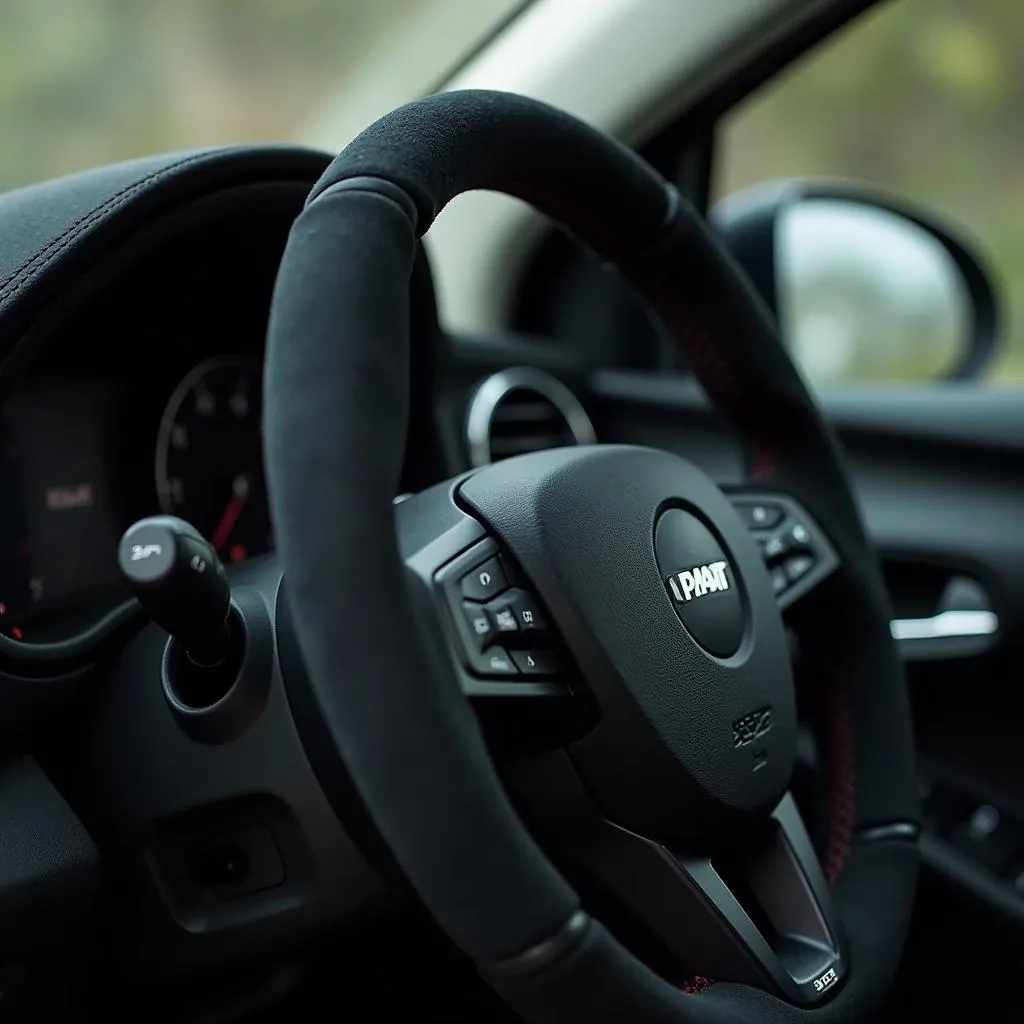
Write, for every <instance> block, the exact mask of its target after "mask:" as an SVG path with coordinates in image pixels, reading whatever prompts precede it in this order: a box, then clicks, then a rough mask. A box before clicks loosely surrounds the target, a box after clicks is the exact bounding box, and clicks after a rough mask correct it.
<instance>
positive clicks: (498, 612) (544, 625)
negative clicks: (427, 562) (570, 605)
mask: <svg viewBox="0 0 1024 1024" xmlns="http://www.w3.org/2000/svg"><path fill="white" fill-rule="evenodd" d="M434 580H435V584H436V585H437V586H438V593H439V596H441V598H442V599H443V602H444V603H445V604H446V605H447V607H448V612H449V621H450V623H451V625H452V626H453V629H452V639H453V640H454V641H455V645H454V646H455V653H456V655H457V656H458V659H459V660H460V661H461V662H462V664H463V666H464V667H465V668H466V669H467V670H468V671H469V673H470V675H471V676H474V677H476V678H478V679H482V680H491V681H495V682H497V681H499V680H504V681H506V682H517V683H518V682H522V681H524V677H530V681H531V682H532V681H534V680H538V679H555V678H557V677H559V676H560V675H561V673H562V665H563V662H562V659H561V658H560V657H558V656H556V653H555V652H554V651H552V650H550V648H551V646H552V644H553V643H555V642H556V641H557V637H555V636H554V635H553V633H552V631H551V630H550V628H549V626H548V620H547V617H546V615H545V613H544V611H543V609H542V608H541V606H540V602H539V601H538V600H537V598H536V597H535V596H534V595H533V594H532V593H531V591H530V589H529V583H528V581H527V579H526V577H525V575H524V574H523V572H522V570H521V569H520V568H519V567H518V566H517V565H516V564H515V563H514V562H513V561H512V559H511V558H510V557H509V555H508V553H507V552H499V550H498V545H497V544H496V543H495V542H494V541H493V540H490V539H488V540H484V541H481V542H480V543H478V544H476V545H475V546H474V547H473V548H471V549H470V550H469V551H466V552H464V553H463V554H461V555H459V556H458V557H457V558H455V559H454V560H452V561H451V562H449V563H448V564H447V565H445V566H444V567H443V568H442V569H441V570H439V571H438V572H437V573H436V575H435V577H434ZM510 582H511V583H512V584H513V585H512V586H510V585H509V584H510Z"/></svg>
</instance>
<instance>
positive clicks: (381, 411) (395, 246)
mask: <svg viewBox="0 0 1024 1024" xmlns="http://www.w3.org/2000/svg"><path fill="white" fill-rule="evenodd" d="M415 252H416V238H415V234H414V233H413V231H412V227H411V225H410V223H409V220H408V218H407V217H406V215H405V214H404V213H403V212H402V211H401V210H400V208H399V207H398V206H397V205H395V204H394V203H393V202H392V201H391V200H389V199H385V198H382V197H379V196H376V195H372V194H369V193H362V192H340V193H337V194H336V195H332V196H326V197H324V198H323V199H322V200H321V201H319V202H317V203H314V204H312V205H311V206H309V207H308V208H307V209H306V210H305V211H304V212H303V213H302V215H301V216H300V217H299V219H298V220H297V221H296V223H295V226H294V228H293V230H292V234H291V238H290V240H289V242H288V246H287V250H286V252H285V257H284V261H283V263H282V267H281V273H280V277H279V279H278V282H277V286H276V289H275V294H274V303H273V308H272V312H271V319H270V328H269V330H270V339H271V344H270V347H269V349H268V353H267V364H266V371H265V372H266V394H267V399H268V400H267V403H266V407H265V434H266V460H267V470H268V473H269V475H270V479H271V481H272V486H271V489H270V495H271V505H272V512H273V517H274V523H275V528H276V537H277V543H278V548H279V551H280V556H281V558H282V560H283V563H284V565H285V566H286V567H287V579H288V599H289V602H290V604H291V608H292V611H293V613H294V617H295V620H296V622H297V624H299V627H300V628H299V629H298V636H299V642H300V646H301V648H302V653H303V657H304V659H305V662H306V665H307V667H308V670H309V674H310V680H311V685H312V686H313V687H314V688H315V690H316V693H317V696H318V699H319V702H320V707H321V710H322V712H323V714H324V716H325V719H326V722H327V725H328V728H329V729H330V730H331V732H332V733H333V735H334V739H335V741H336V743H337V744H338V747H339V749H340V750H341V751H342V752H343V756H344V760H345V763H346V765H347V767H348V769H349V772H350V774H351V776H352V780H353V782H354V784H355V786H356V788H357V789H358V790H359V792H360V794H361V796H362V797H363V799H364V800H365V801H366V803H367V805H368V807H369V808H370V812H371V814H372V816H373V819H374V821H375V823H376V825H377V827H378V828H379V830H380V832H381V834H382V835H383V837H384V839H385V840H386V841H387V842H388V844H389V845H390V847H391V849H392V850H393V851H394V853H395V856H396V858H397V860H398V862H399V863H400V864H401V866H402V869H403V870H404V871H405V872H406V874H407V875H408V877H409V879H410V880H411V881H412V883H413V885H414V886H415V887H416V889H417V890H418V892H419V894H420V895H421V896H422V897H423V899H424V901H425V902H426V903H427V905H428V906H429V907H430V908H431V910H432V911H433V912H434V914H435V915H436V917H437V918H438V920H439V921H440V923H441V925H442V926H443V927H444V928H445V929H446V930H447V931H448V933H449V934H450V935H451V936H452V938H453V939H454V940H455V941H456V942H457V943H458V944H459V945H460V946H461V947H462V948H463V949H466V950H468V951H471V952H472V953H473V954H474V955H475V956H477V957H482V958H484V959H488V960H489V959H500V958H502V957H507V956H511V955H513V954H515V953H517V952H518V951H519V950H521V949H523V948H524V947H526V946H529V945H532V944H534V943H536V942H539V941H541V940H542V939H544V938H545V937H547V936H548V935H550V934H551V933H552V932H555V931H557V930H558V929H559V928H561V927H562V925H563V924H564V923H565V921H566V920H567V919H568V918H569V916H570V915H571V914H572V912H573V911H574V910H575V909H576V907H577V900H576V896H575V894H574V893H573V892H572V890H571V889H570V888H569V886H568V885H567V884H566V883H565V882H564V881H563V880H562V879H561V877H560V876H559V875H558V874H557V873H556V871H555V869H554V868H553V867H552V866H551V865H550V864H549V863H548V861H547V860H546V858H545V857H544V856H543V855H542V853H541V852H540V850H539V849H538V848H537V847H536V846H535V844H534V842H533V840H532V838H531V837H530V836H529V834H528V833H527V832H526V830H525V829H524V828H523V827H522V825H521V824H520V823H519V821H518V818H517V817H516V816H515V813H514V812H513V811H512V809H511V807H510V805H509V803H508V799H507V797H506V795H505V792H504V789H503V788H502V786H501V784H500V782H499V781H498V778H497V776H496V774H495V771H494V768H493V766H492V764H491V762H490V759H489V757H488V755H487V751H486V749H485V747H484V743H483V740H482V738H481V736H480V733H479V729H478V726H477V722H476V718H475V717H474V715H473V712H472V711H471V710H470V707H469V704H468V703H467V702H466V700H465V699H464V698H463V696H462V693H461V691H460V690H459V688H458V686H457V684H456V683H455V681H454V678H453V677H452V676H451V674H450V673H445V672H444V671H442V670H441V669H440V667H439V666H438V665H437V664H436V661H434V660H432V658H431V651H430V648H429V646H428V645H427V644H425V643H424V642H423V641H422V640H421V639H420V638H418V637H417V636H416V635H415V633H414V632H412V626H413V624H414V623H415V622H416V621H417V619H416V617H415V616H413V615H412V614H411V613H410V612H409V610H408V596H407V593H406V591H405V589H404V588H405V583H404V576H403V569H402V566H401V563H400V561H399V558H398V552H397V548H396V543H395V536H394V527H393V514H392V499H393V497H394V496H395V494H396V493H398V487H399V478H400V473H401V468H402V456H403V451H404V447H405V435H406V422H407V409H408V405H409V369H408V367H409V353H408V337H409V315H408V314H409V299H408V295H409V279H410V273H411V270H412V265H413V259H414V257H415ZM302 623H305V624H306V625H307V627H308V628H301V624H302Z"/></svg>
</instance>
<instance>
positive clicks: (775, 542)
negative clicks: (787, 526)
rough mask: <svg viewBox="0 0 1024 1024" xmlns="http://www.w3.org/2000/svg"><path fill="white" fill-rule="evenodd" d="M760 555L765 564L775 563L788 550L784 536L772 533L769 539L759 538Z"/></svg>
mask: <svg viewBox="0 0 1024 1024" xmlns="http://www.w3.org/2000/svg"><path fill="white" fill-rule="evenodd" d="M757 542H758V544H760V546H761V554H762V555H763V556H764V560H765V561H766V562H776V561H778V560H779V559H780V558H782V556H783V555H784V554H786V552H787V551H788V550H789V544H788V543H787V540H786V536H785V534H782V533H773V534H772V535H771V536H770V537H759V538H758V541H757Z"/></svg>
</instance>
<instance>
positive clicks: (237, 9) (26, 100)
mask: <svg viewBox="0 0 1024 1024" xmlns="http://www.w3.org/2000/svg"><path fill="white" fill-rule="evenodd" d="M519 6H521V3H519V2H518V0H3V3H2V5H0V139H3V140H4V144H3V145H2V146H0V189H5V188H10V187H12V186H15V185H21V184H25V183H27V182H31V181H38V180H41V179H43V178H49V177H52V176H54V175H58V174H63V173H66V172H69V171H75V170H79V169H82V168H86V167H93V166H96V165H99V164H104V163H109V162H112V161H116V160H123V159H127V158H130V157H134V156H143V155H146V154H150V153H156V152H161V151H165V150H173V149H187V148H191V147H194V146H206V145H218V144H223V143H233V142H251V141H260V140H288V141H298V142H303V141H312V142H315V143H319V144H321V145H322V144H324V141H325V139H324V136H325V125H326V126H327V127H328V128H329V129H330V130H329V131H328V132H327V133H326V134H327V135H328V136H329V137H330V139H331V144H332V145H333V147H334V148H340V147H341V146H343V145H344V144H345V142H346V141H347V140H348V137H350V136H351V134H352V133H353V132H355V131H356V130H357V129H358V127H361V126H363V125H365V124H367V123H369V122H370V121H372V120H373V119H374V118H375V117H377V116H379V115H380V114H382V113H384V112H385V111H386V110H388V109H390V108H391V107H393V106H396V105H397V104H400V103H402V102H403V101H405V100H407V99H410V98H412V97H413V96H416V95H419V94H421V93H424V92H428V91H430V90H432V89H433V88H434V87H436V86H437V85H438V84H439V83H440V82H441V81H442V80H443V79H444V77H445V76H446V74H447V72H448V71H449V70H450V69H451V68H453V67H456V66H457V65H458V64H459V63H460V61H461V60H463V59H465V57H466V55H467V54H468V53H470V52H471V51H472V50H473V49H474V47H475V46H476V45H478V43H479V42H480V41H482V40H483V39H484V38H486V36H487V35H488V34H489V33H490V32H491V31H492V30H493V29H494V27H495V26H496V25H497V24H499V23H500V22H501V21H502V20H503V19H504V18H506V17H508V16H509V15H510V14H511V13H513V12H514V11H515V9H516V8H517V7H519ZM336 132H339V133H346V132H347V133H348V134H347V135H343V136H342V137H338V138H337V139H336V141H335V133H336Z"/></svg>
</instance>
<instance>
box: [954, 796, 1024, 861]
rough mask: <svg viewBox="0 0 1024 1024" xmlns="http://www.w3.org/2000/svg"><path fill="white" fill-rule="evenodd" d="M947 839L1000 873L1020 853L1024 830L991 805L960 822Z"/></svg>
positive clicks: (975, 811) (976, 809) (975, 810)
mask: <svg viewBox="0 0 1024 1024" xmlns="http://www.w3.org/2000/svg"><path fill="white" fill-rule="evenodd" d="M946 838H947V839H948V840H949V841H950V842H951V843H952V844H953V845H954V846H955V847H956V848H957V849H958V850H961V851H962V852H963V853H966V854H967V855H968V856H969V857H970V858H971V859H972V860H974V861H976V862H977V863H978V864H981V865H982V866H983V867H986V868H988V869H989V870H990V871H994V872H997V873H998V872H1001V871H1003V870H1004V869H1005V868H1006V867H1007V866H1008V865H1009V863H1010V861H1012V860H1013V858H1014V856H1015V854H1017V853H1018V852H1019V850H1020V848H1021V841H1022V839H1024V829H1022V828H1021V826H1020V825H1019V824H1018V823H1017V822H1015V821H1014V820H1013V819H1012V818H1009V817H1007V815H1005V814H1003V813H1002V812H1000V811H999V810H998V809H997V808H995V807H993V806H992V805H991V804H982V805H981V806H980V807H976V808H975V809H974V811H973V812H972V813H971V814H970V816H969V817H967V818H965V819H962V820H961V821H959V822H957V823H956V824H955V825H954V826H953V827H952V828H951V829H950V830H949V832H948V834H947V836H946Z"/></svg>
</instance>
